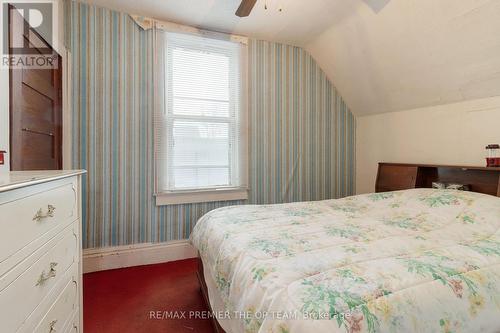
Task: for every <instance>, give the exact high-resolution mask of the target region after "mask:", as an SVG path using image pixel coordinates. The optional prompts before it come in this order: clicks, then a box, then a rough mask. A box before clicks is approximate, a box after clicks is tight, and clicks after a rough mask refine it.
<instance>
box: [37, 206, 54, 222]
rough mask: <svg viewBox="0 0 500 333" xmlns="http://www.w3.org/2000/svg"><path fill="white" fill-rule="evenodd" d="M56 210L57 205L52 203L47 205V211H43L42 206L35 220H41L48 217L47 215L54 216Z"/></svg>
mask: <svg viewBox="0 0 500 333" xmlns="http://www.w3.org/2000/svg"><path fill="white" fill-rule="evenodd" d="M55 210H56V207H54V206H52V205H48V206H47V213H45V214H44V213H43V210H42V209H41V208H40V209H39V210H38V212H36V214H35V216H34V217H33V221H37V222H40V221H41V220H43V219H45V218H47V217H54V212H55Z"/></svg>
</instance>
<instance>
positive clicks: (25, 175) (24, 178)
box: [0, 170, 86, 193]
mask: <svg viewBox="0 0 500 333" xmlns="http://www.w3.org/2000/svg"><path fill="white" fill-rule="evenodd" d="M85 172H86V171H85V170H49V171H11V172H8V173H5V174H0V193H1V192H6V191H10V190H15V189H17V188H21V187H26V186H31V185H36V184H40V183H46V182H50V181H52V180H57V179H62V178H67V177H71V176H76V175H81V174H84V173H85Z"/></svg>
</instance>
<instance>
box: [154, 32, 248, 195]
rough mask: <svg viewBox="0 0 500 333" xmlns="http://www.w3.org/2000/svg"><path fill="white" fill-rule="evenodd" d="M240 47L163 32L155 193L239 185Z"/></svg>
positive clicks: (224, 42)
mask: <svg viewBox="0 0 500 333" xmlns="http://www.w3.org/2000/svg"><path fill="white" fill-rule="evenodd" d="M241 59H242V52H241V45H240V44H239V43H235V42H230V41H223V40H218V39H210V38H205V37H199V36H194V35H188V34H180V33H167V34H166V46H165V97H166V98H165V99H164V100H165V111H164V112H165V115H164V117H162V120H161V121H162V122H163V124H162V126H161V129H160V130H162V131H164V133H162V135H164V140H163V142H164V143H163V144H162V147H159V149H160V150H161V151H162V152H163V153H164V155H163V154H160V155H163V156H165V161H164V163H163V164H162V166H161V167H160V173H161V175H160V182H159V188H158V190H160V192H175V191H190V190H193V191H198V190H209V189H224V188H226V189H230V188H239V187H242V186H244V184H243V183H244V181H243V178H244V177H243V176H242V172H243V170H244V167H243V166H242V160H243V159H242V156H241V154H242V152H243V151H244V149H243V147H242V145H243V140H241V138H242V135H241V134H242V133H241V120H242V70H241V68H242V64H241Z"/></svg>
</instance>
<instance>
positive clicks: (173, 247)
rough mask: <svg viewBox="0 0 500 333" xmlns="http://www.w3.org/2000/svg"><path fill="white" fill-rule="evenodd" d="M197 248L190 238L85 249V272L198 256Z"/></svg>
mask: <svg viewBox="0 0 500 333" xmlns="http://www.w3.org/2000/svg"><path fill="white" fill-rule="evenodd" d="M196 257H197V252H196V249H195V248H194V247H193V246H192V245H191V244H190V243H189V241H188V240H182V241H172V242H167V243H158V244H153V243H147V244H137V245H127V246H117V247H108V248H101V249H85V250H83V272H84V273H91V272H98V271H105V270H108V269H115V268H124V267H132V266H142V265H151V264H159V263H164V262H169V261H175V260H183V259H189V258H196Z"/></svg>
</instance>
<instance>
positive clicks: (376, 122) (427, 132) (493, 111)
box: [356, 96, 500, 193]
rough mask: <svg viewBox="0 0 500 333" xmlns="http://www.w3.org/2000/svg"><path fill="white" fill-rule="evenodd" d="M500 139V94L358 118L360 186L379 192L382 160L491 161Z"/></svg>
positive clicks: (456, 162)
mask: <svg viewBox="0 0 500 333" xmlns="http://www.w3.org/2000/svg"><path fill="white" fill-rule="evenodd" d="M490 143H500V96H498V97H492V98H487V99H479V100H472V101H466V102H461V103H456V104H448V105H441V106H434V107H426V108H421V109H414V110H408V111H400V112H393V113H384V114H379V115H371V116H362V117H358V118H357V142H356V157H357V160H356V165H357V166H356V168H357V170H356V182H357V185H356V190H357V193H367V192H373V191H374V190H375V177H376V174H377V163H378V162H402V163H435V164H453V165H477V166H483V165H485V163H486V162H485V159H484V158H485V147H486V145H487V144H490Z"/></svg>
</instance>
